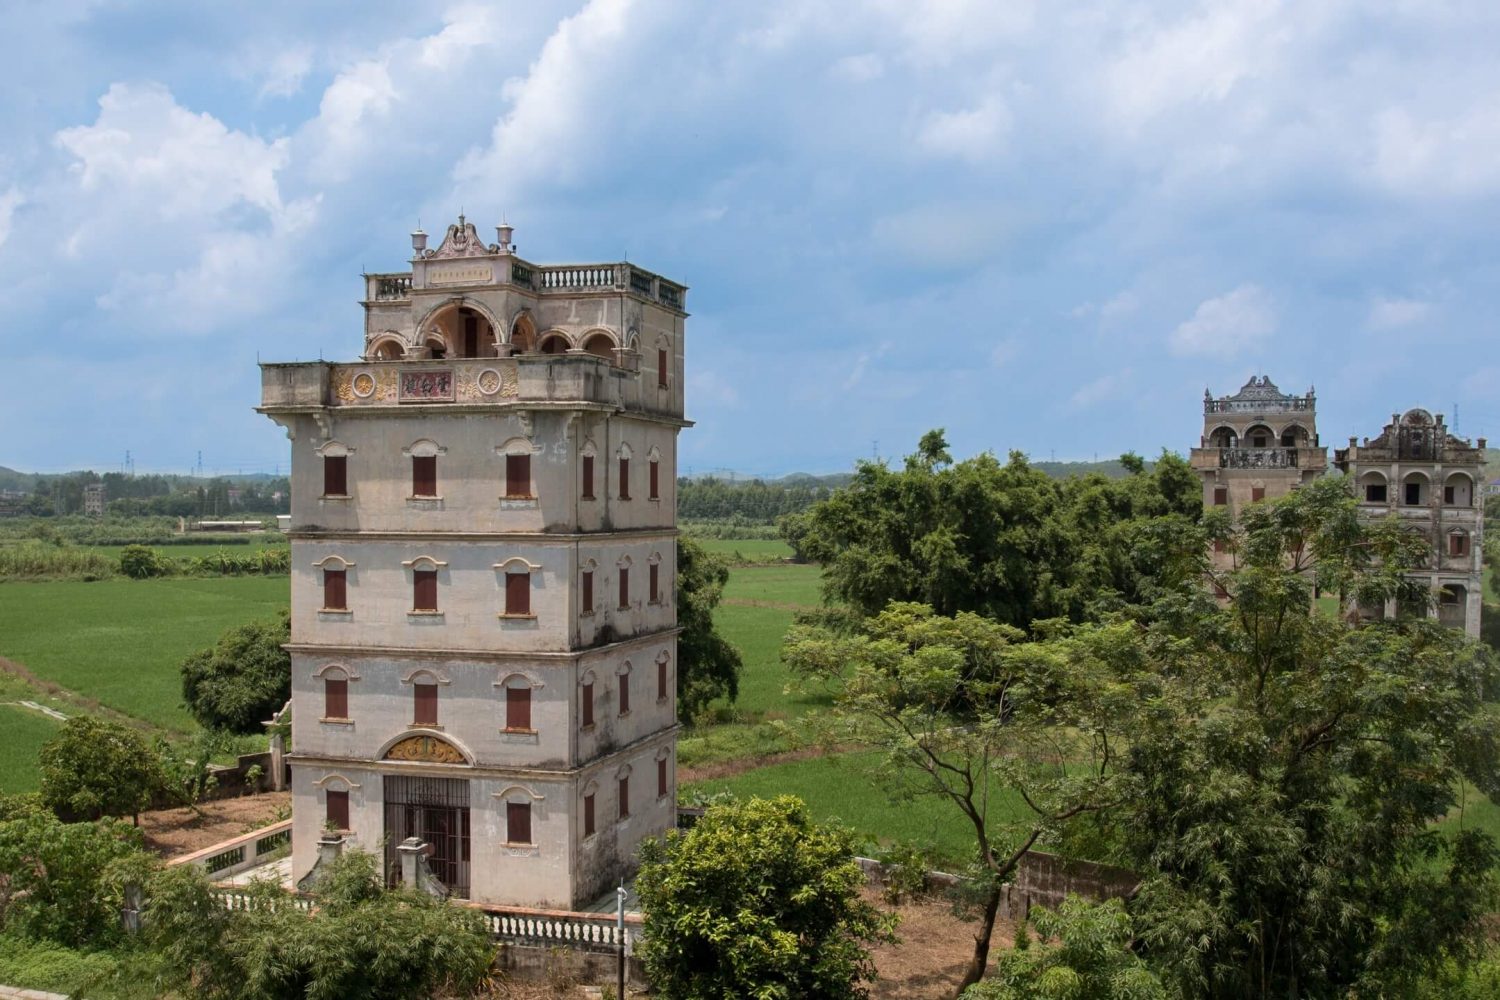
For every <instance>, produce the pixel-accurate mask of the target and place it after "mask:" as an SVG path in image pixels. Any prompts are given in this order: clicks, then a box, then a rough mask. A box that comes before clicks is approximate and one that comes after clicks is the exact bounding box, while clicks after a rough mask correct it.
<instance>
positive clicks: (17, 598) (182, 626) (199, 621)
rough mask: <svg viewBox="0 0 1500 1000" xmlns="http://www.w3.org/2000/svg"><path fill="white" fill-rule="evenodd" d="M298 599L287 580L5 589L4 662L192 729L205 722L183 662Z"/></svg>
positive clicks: (0, 623)
mask: <svg viewBox="0 0 1500 1000" xmlns="http://www.w3.org/2000/svg"><path fill="white" fill-rule="evenodd" d="M288 599H289V594H288V579H287V577H284V576H273V577H217V578H209V579H175V578H168V579H160V580H126V579H116V580H103V581H98V582H94V583H82V582H74V581H62V582H49V583H7V584H0V656H4V657H6V658H7V659H10V660H14V661H15V662H17V663H19V664H21V665H22V666H24V667H25V668H26V669H28V670H30V671H31V672H32V673H33V674H35V675H36V676H38V677H40V678H41V679H43V680H47V681H52V682H53V683H56V684H58V685H61V686H62V687H64V688H67V689H68V690H70V691H73V692H76V693H77V694H79V695H82V696H83V697H85V698H91V699H94V700H96V701H98V702H100V703H101V704H103V705H106V706H108V707H109V708H112V709H115V710H117V711H119V712H123V713H125V714H126V715H130V716H134V717H135V718H137V719H141V720H144V721H146V722H149V723H152V724H153V725H156V726H159V727H162V728H164V729H168V730H172V731H175V732H188V731H190V730H192V729H193V728H194V725H195V724H194V723H193V721H192V719H191V718H190V717H189V715H188V714H187V711H186V710H185V709H184V708H183V707H182V693H181V687H180V681H179V678H178V665H179V664H180V663H181V662H182V660H183V658H184V657H186V656H187V655H188V654H189V653H193V652H196V651H197V650H199V649H203V648H204V647H206V646H210V645H212V644H213V643H214V641H215V640H216V639H217V638H218V637H219V635H220V634H221V633H222V632H223V631H224V630H225V629H227V628H230V627H231V626H234V625H241V624H243V623H245V622H248V621H252V620H254V619H257V618H267V617H270V616H271V615H274V614H275V613H276V610H277V609H278V608H282V607H285V606H286V604H287V601H288Z"/></svg>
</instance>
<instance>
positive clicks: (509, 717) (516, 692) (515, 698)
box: [505, 687, 531, 733]
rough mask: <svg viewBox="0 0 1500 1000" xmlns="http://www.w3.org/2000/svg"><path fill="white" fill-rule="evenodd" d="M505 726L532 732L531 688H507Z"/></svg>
mask: <svg viewBox="0 0 1500 1000" xmlns="http://www.w3.org/2000/svg"><path fill="white" fill-rule="evenodd" d="M505 728H506V729H514V730H519V731H521V732H527V733H529V732H531V688H523V687H512V688H506V689H505Z"/></svg>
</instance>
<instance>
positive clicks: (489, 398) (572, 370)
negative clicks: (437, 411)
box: [260, 353, 680, 416]
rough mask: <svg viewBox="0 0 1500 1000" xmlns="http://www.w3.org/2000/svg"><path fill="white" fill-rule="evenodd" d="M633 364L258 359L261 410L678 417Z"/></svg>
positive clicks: (565, 357) (524, 358)
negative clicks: (500, 410) (556, 407)
mask: <svg viewBox="0 0 1500 1000" xmlns="http://www.w3.org/2000/svg"><path fill="white" fill-rule="evenodd" d="M645 381H646V380H645V379H643V377H642V376H641V373H640V372H639V371H634V370H631V369H629V368H622V367H620V366H618V365H616V364H614V363H613V362H612V361H611V360H610V359H607V358H600V357H598V356H596V355H592V354H584V353H577V354H572V353H570V354H528V355H520V356H518V357H511V358H454V359H447V360H443V361H356V362H349V363H333V362H327V361H304V362H294V363H290V364H262V365H261V406H260V409H261V410H262V411H263V412H268V413H277V412H308V411H311V410H318V409H323V408H325V407H327V408H343V407H393V408H400V407H404V406H412V405H421V406H475V405H479V406H486V405H491V406H510V405H516V406H523V407H524V406H525V405H528V404H589V405H598V406H604V407H610V408H614V409H625V410H634V411H638V412H649V413H655V414H662V415H669V416H677V415H680V414H679V412H678V411H675V410H672V409H668V408H667V407H670V406H674V405H676V404H675V403H673V402H668V401H666V400H664V399H663V398H662V397H663V394H661V393H659V392H657V391H656V385H655V382H654V380H652V381H651V385H650V386H645V384H644V383H645Z"/></svg>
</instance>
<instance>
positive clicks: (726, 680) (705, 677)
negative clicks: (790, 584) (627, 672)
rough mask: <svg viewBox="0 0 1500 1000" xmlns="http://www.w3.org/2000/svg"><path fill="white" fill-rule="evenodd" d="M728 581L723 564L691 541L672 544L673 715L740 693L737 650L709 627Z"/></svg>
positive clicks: (686, 717) (684, 715)
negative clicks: (675, 632)
mask: <svg viewBox="0 0 1500 1000" xmlns="http://www.w3.org/2000/svg"><path fill="white" fill-rule="evenodd" d="M728 581H729V567H728V566H727V565H726V564H725V562H724V560H722V559H720V558H718V557H717V556H715V555H714V554H713V553H711V552H709V551H708V550H707V549H705V548H704V547H703V546H701V545H699V544H698V543H697V542H694V541H692V540H691V539H687V538H679V539H678V540H677V625H678V627H680V628H681V629H682V632H681V634H680V635H678V637H677V714H678V716H679V717H680V718H682V719H684V720H690V719H692V718H693V717H694V716H696V715H697V714H698V713H699V712H701V711H702V710H703V709H704V708H705V707H706V706H707V705H708V703H709V702H711V701H713V700H714V699H716V698H727V699H729V700H730V701H733V700H734V699H735V698H737V697H738V696H739V693H740V667H741V666H742V662H741V660H740V652H739V650H737V649H735V648H734V647H733V646H732V645H730V644H729V642H728V640H726V639H725V638H724V637H723V636H722V635H720V634H719V632H718V630H717V629H715V628H714V608H715V607H717V606H718V604H719V601H720V600H721V599H722V598H723V596H724V584H725V583H727V582H728Z"/></svg>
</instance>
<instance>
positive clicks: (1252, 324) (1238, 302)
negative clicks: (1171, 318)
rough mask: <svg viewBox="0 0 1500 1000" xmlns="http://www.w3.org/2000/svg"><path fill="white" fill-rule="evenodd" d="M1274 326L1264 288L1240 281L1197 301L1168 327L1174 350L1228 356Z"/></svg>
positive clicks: (1253, 343)
mask: <svg viewBox="0 0 1500 1000" xmlns="http://www.w3.org/2000/svg"><path fill="white" fill-rule="evenodd" d="M1275 330H1276V310H1275V307H1274V304H1273V303H1272V301H1271V297H1270V295H1268V294H1267V293H1266V292H1265V290H1264V289H1262V288H1260V287H1259V286H1258V285H1241V286H1240V287H1238V288H1236V289H1235V290H1234V291H1232V292H1227V293H1225V294H1223V295H1220V296H1218V297H1217V298H1212V299H1207V300H1205V301H1203V302H1201V303H1199V305H1198V308H1197V309H1196V310H1194V311H1193V316H1192V318H1191V319H1188V320H1186V321H1184V322H1183V323H1181V324H1180V325H1179V326H1178V327H1177V329H1176V330H1173V331H1172V336H1171V340H1170V344H1171V348H1172V352H1173V353H1174V354H1186V355H1203V356H1207V357H1219V358H1230V357H1234V356H1235V355H1237V354H1239V353H1240V352H1241V351H1243V350H1244V349H1245V348H1247V347H1252V346H1257V345H1258V344H1260V342H1262V341H1264V340H1265V339H1266V338H1267V337H1269V336H1270V335H1271V334H1272V333H1273V332H1275Z"/></svg>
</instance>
